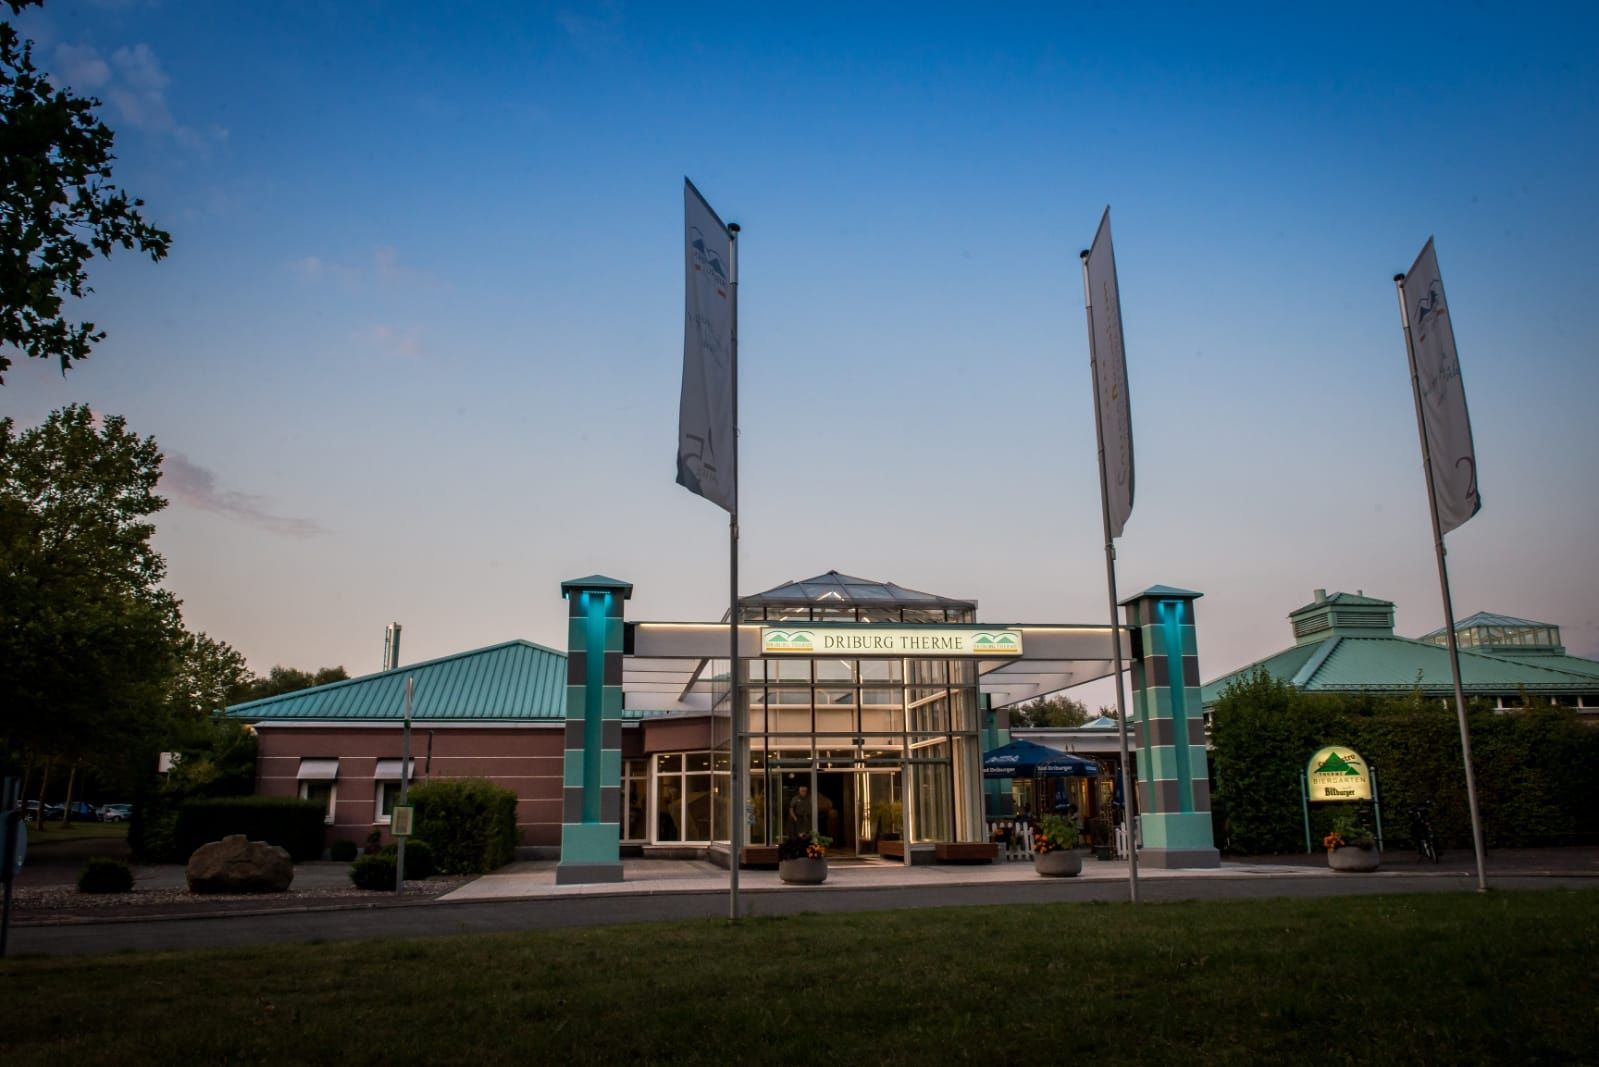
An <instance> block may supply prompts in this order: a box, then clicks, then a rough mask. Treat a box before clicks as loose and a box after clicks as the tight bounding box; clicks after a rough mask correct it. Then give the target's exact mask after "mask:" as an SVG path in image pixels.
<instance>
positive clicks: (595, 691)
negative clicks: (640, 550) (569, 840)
mask: <svg viewBox="0 0 1599 1067" xmlns="http://www.w3.org/2000/svg"><path fill="white" fill-rule="evenodd" d="M578 603H579V604H580V605H581V606H582V608H583V652H584V658H585V667H584V678H583V681H584V685H583V821H584V822H590V823H596V822H599V821H600V782H601V770H602V767H603V752H602V749H603V748H604V743H605V708H604V702H603V693H604V686H605V618H606V615H607V613H608V612H609V610H610V607H611V594H610V593H601V592H597V591H596V592H589V591H587V590H585V591H584V592H583V593H582V594H581V599H580V600H579V601H578Z"/></svg>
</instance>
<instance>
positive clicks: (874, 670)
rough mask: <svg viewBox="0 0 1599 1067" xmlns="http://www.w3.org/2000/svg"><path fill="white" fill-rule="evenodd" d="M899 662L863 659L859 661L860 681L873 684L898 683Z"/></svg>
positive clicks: (894, 660)
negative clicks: (872, 682)
mask: <svg viewBox="0 0 1599 1067" xmlns="http://www.w3.org/2000/svg"><path fill="white" fill-rule="evenodd" d="M899 668H900V661H899V660H897V659H863V660H861V661H860V670H861V680H862V681H874V682H897V681H899V673H900V671H899Z"/></svg>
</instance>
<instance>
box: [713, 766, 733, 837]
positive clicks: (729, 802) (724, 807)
mask: <svg viewBox="0 0 1599 1067" xmlns="http://www.w3.org/2000/svg"><path fill="white" fill-rule="evenodd" d="M711 792H712V804H711V811H712V814H711V834H712V837H711V840H712V841H730V840H732V837H731V836H730V833H729V831H730V830H731V828H732V826H733V788H732V784H731V779H730V778H729V777H728V776H727V775H725V774H718V775H716V776H715V777H714V778H713V779H712V781H711Z"/></svg>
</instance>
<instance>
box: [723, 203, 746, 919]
mask: <svg viewBox="0 0 1599 1067" xmlns="http://www.w3.org/2000/svg"><path fill="white" fill-rule="evenodd" d="M727 233H728V242H727V246H728V258H729V260H730V262H729V264H728V267H729V269H730V271H731V273H732V277H731V278H730V279H729V283H730V290H731V295H732V299H733V309H732V311H733V323H732V325H733V329H732V341H733V345H732V349H733V375H732V377H733V513H732V514H731V515H730V516H729V517H728V521H727V531H728V607H727V700H728V722H729V723H731V724H732V731H731V736H730V737H729V738H728V746H727V747H728V755H729V762H730V764H731V767H730V773H729V777H728V787H729V788H731V789H732V791H733V804H732V809H733V825H732V826H730V827H728V831H727V838H728V849H727V851H728V879H727V917H728V918H729V919H731V920H733V921H735V922H737V921H738V867H739V861H740V859H741V857H742V854H743V849H742V848H740V845H741V843H742V842H741V840H740V839H741V838H742V837H743V835H744V731H743V730H741V729H739V725H740V724H739V684H738V681H739V679H738V672H739V662H738V234H739V225H738V223H736V222H735V223H732V224H731V225H729V226H728V228H727Z"/></svg>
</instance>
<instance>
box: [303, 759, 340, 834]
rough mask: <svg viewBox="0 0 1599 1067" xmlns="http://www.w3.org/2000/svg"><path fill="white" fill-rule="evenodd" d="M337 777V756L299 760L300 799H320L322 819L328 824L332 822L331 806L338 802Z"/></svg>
mask: <svg viewBox="0 0 1599 1067" xmlns="http://www.w3.org/2000/svg"><path fill="white" fill-rule="evenodd" d="M338 777H339V761H338V758H337V757H331V758H305V759H301V760H300V774H299V781H300V799H301V800H317V801H321V803H322V810H323V812H324V815H323V820H322V821H323V822H326V823H328V824H329V825H332V823H333V806H334V805H335V804H336V803H337V802H338V793H339V783H338Z"/></svg>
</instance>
